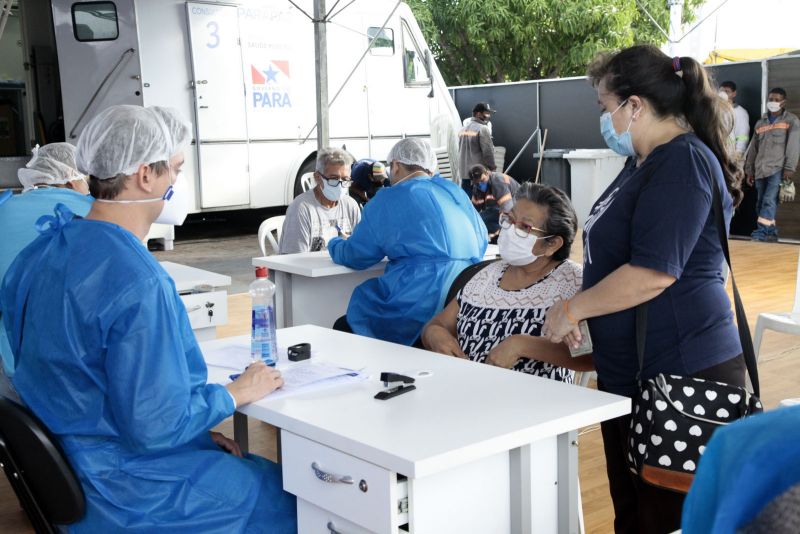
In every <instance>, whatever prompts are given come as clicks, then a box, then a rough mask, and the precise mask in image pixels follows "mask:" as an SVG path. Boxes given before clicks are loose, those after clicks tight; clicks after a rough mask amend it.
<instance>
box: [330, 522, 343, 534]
mask: <svg viewBox="0 0 800 534" xmlns="http://www.w3.org/2000/svg"><path fill="white" fill-rule="evenodd" d="M328 530H329V531H330V534H341V532H339V531H338V530H336V525H334V524H333V521H328Z"/></svg>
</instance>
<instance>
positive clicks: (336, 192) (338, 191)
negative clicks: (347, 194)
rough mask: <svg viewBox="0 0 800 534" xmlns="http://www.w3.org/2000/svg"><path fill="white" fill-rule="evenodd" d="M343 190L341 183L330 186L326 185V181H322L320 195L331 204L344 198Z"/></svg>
mask: <svg viewBox="0 0 800 534" xmlns="http://www.w3.org/2000/svg"><path fill="white" fill-rule="evenodd" d="M344 190H345V188H344V187H343V186H342V184H341V182H340V183H339V185H331V184H329V183H328V180H325V179H323V180H322V194H323V195H325V198H327V199H328V200H330V201H331V202H338V201H340V200H341V199H342V197H343V196H344Z"/></svg>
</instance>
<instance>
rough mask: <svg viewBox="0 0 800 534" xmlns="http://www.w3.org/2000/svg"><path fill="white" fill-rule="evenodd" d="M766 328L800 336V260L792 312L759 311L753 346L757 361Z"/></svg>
mask: <svg viewBox="0 0 800 534" xmlns="http://www.w3.org/2000/svg"><path fill="white" fill-rule="evenodd" d="M764 330H775V331H776V332H782V333H784V334H794V335H796V336H800V260H799V261H798V263H797V282H796V286H795V288H794V308H792V311H791V312H774V313H759V314H758V321H757V322H756V335H755V336H754V338H753V346H754V348H755V351H756V361H758V354H759V352H761V339H762V338H763V337H764Z"/></svg>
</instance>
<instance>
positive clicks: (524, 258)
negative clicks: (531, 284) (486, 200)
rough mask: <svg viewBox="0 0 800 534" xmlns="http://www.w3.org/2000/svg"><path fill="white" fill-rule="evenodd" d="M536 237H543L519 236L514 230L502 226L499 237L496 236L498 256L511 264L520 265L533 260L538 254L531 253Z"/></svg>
mask: <svg viewBox="0 0 800 534" xmlns="http://www.w3.org/2000/svg"><path fill="white" fill-rule="evenodd" d="M538 239H545V238H543V237H542V238H540V237H538V236H535V235H533V234H528V235H527V236H526V237H520V236H519V235H518V234H517V232H516V230H515V229H514V228H513V227H511V228H503V229H502V230H500V237H498V238H497V245H498V247H499V248H500V257H501V258H503V261H505V262H506V263H509V264H511V265H516V266H521V265H528V264H530V263H533V262H535V261H536V260H537V259H538V258H539V256H537V255H536V254H534V253H533V247H534V246H535V245H536V241H537V240H538Z"/></svg>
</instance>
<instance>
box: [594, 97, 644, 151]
mask: <svg viewBox="0 0 800 534" xmlns="http://www.w3.org/2000/svg"><path fill="white" fill-rule="evenodd" d="M626 102H627V100H626V101H625V102H623V103H622V104H620V105H619V107H618V108H617V109H615V110H614V111H612V112H611V113H609V112H608V111H606V112H605V113H603V114H602V115H600V134H602V136H603V139H605V141H606V144H607V145H608V148H610V149H611V150H613V151H614V152H616V153H617V154H619V155H620V156H635V155H636V150H634V148H633V139H632V138H631V124H633V119H631V122H630V124H628V129H627V130H625V131H624V132H623V133H621V134H618V133H617V131H616V130H615V129H614V123H613V122H612V120H611V116H612V115H614V113H616V112H617V111H619V110H620V108H621V107H622V106H624V105H625V103H626Z"/></svg>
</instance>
